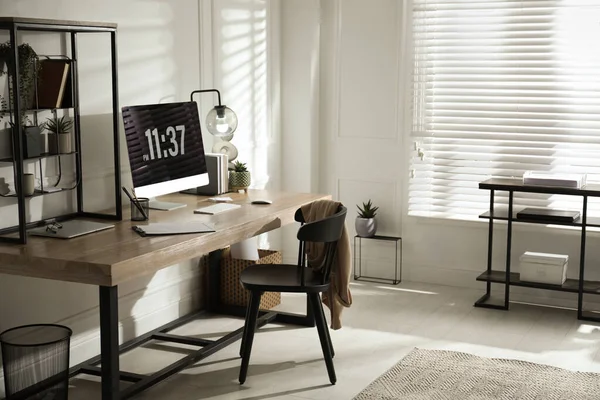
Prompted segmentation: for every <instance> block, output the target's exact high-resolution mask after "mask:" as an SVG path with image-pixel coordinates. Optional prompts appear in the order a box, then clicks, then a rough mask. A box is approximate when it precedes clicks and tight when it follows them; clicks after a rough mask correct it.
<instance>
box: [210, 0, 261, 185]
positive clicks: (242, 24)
mask: <svg viewBox="0 0 600 400" xmlns="http://www.w3.org/2000/svg"><path fill="white" fill-rule="evenodd" d="M219 14H220V15H218V17H219V18H220V22H221V26H220V29H219V30H220V32H219V33H218V36H220V37H221V46H220V48H219V52H220V54H219V55H218V61H219V62H218V64H217V65H218V67H219V69H220V71H219V72H218V73H220V74H221V77H220V78H221V79H220V87H221V89H222V91H223V93H224V96H225V98H226V99H227V101H226V103H227V105H228V106H229V107H231V108H232V109H233V110H234V111H235V112H236V114H237V116H238V120H239V125H238V128H237V131H236V133H235V136H234V138H233V140H232V142H233V143H234V144H235V145H236V147H237V148H238V150H239V156H238V160H239V161H241V162H245V163H247V164H248V166H249V169H250V171H251V172H252V186H253V187H254V188H258V189H263V188H265V186H266V185H267V183H268V182H269V178H270V176H269V164H268V157H267V149H268V145H269V144H270V137H269V136H270V135H269V126H268V104H267V101H268V92H267V90H268V80H267V2H266V1H264V0H246V1H244V0H238V1H228V2H226V3H225V5H224V6H223V8H222V9H221V10H220V13H219Z"/></svg>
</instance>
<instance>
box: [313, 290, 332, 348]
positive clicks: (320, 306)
mask: <svg viewBox="0 0 600 400" xmlns="http://www.w3.org/2000/svg"><path fill="white" fill-rule="evenodd" d="M317 301H318V302H319V308H320V309H321V314H322V315H323V321H325V322H324V324H325V333H326V334H327V342H328V343H329V350H330V351H331V358H333V357H335V351H333V342H332V341H331V335H330V334H329V328H328V326H327V318H325V314H324V312H323V303H322V302H321V298H320V296H319V295H317Z"/></svg>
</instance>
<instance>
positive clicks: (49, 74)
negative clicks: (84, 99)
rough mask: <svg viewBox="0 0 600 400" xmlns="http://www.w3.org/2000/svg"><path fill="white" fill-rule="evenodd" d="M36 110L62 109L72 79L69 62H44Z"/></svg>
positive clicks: (39, 79) (39, 80)
mask: <svg viewBox="0 0 600 400" xmlns="http://www.w3.org/2000/svg"><path fill="white" fill-rule="evenodd" d="M40 63H41V69H40V73H39V77H38V83H37V106H36V108H61V107H62V106H63V99H64V97H65V93H66V91H67V86H70V85H68V82H69V81H70V80H71V79H70V73H69V72H70V62H69V61H68V60H42V61H40Z"/></svg>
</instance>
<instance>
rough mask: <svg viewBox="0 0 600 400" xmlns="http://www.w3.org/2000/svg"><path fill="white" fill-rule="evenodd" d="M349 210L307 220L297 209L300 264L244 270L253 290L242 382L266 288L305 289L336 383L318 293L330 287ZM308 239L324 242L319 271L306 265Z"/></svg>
mask: <svg viewBox="0 0 600 400" xmlns="http://www.w3.org/2000/svg"><path fill="white" fill-rule="evenodd" d="M346 212H347V209H346V207H344V206H340V208H339V209H338V211H337V212H336V213H335V214H334V215H332V216H330V217H327V218H324V219H322V220H319V221H315V222H310V223H305V220H304V217H303V216H302V211H301V210H297V211H296V215H295V217H294V218H295V220H296V221H298V222H300V223H301V224H302V226H301V227H300V229H299V230H298V240H299V242H300V246H299V250H298V264H297V265H274V264H265V265H252V266H250V267H248V268H246V269H245V270H244V271H243V272H242V273H241V275H240V282H241V284H242V286H243V287H244V288H246V290H249V291H250V292H251V294H250V302H249V305H248V309H247V311H246V323H245V325H244V335H243V337H242V345H241V348H240V356H241V357H242V367H241V369H240V384H243V383H244V382H245V381H246V375H247V373H248V365H249V363H250V352H251V351H252V342H253V340H254V331H255V330H256V320H257V319H258V312H259V306H260V298H261V296H262V294H263V293H264V292H284V293H306V295H307V297H308V303H309V305H310V309H311V310H312V314H313V315H314V318H315V324H316V326H317V330H318V332H319V339H320V340H321V348H322V350H323V356H324V357H325V364H326V365H327V373H328V374H329V380H330V381H331V384H335V382H336V377H335V370H334V368H333V356H334V352H333V345H332V344H331V337H330V336H329V329H328V327H327V321H326V320H325V314H324V313H323V306H322V304H321V297H320V295H319V294H320V293H322V292H325V291H327V289H328V288H329V276H330V273H331V267H332V265H333V261H334V259H335V256H336V250H337V242H338V240H339V239H340V238H341V236H342V231H343V228H344V221H345V219H346ZM307 243H322V244H323V254H324V257H323V262H322V264H321V267H320V268H318V272H316V271H315V270H314V269H313V268H311V267H309V266H307V262H306V251H305V250H306V246H307ZM309 314H310V312H309Z"/></svg>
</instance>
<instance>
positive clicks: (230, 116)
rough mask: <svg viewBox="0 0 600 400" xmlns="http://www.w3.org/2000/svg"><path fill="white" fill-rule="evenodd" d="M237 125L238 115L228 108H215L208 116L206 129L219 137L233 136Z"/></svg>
mask: <svg viewBox="0 0 600 400" xmlns="http://www.w3.org/2000/svg"><path fill="white" fill-rule="evenodd" d="M237 125H238V119H237V115H235V113H234V112H233V110H232V109H231V108H229V107H226V106H215V108H213V109H212V110H210V111H209V113H208V115H207V116H206V129H208V131H209V132H210V133H211V134H213V135H215V136H217V137H225V136H229V135H231V134H232V133H233V132H234V131H235V130H236V129H237Z"/></svg>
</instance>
